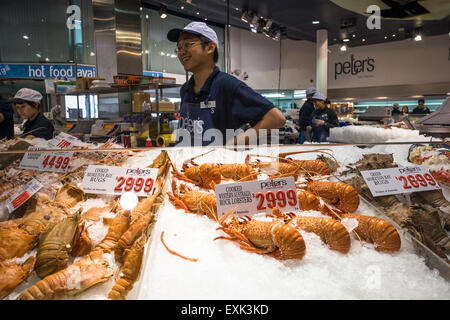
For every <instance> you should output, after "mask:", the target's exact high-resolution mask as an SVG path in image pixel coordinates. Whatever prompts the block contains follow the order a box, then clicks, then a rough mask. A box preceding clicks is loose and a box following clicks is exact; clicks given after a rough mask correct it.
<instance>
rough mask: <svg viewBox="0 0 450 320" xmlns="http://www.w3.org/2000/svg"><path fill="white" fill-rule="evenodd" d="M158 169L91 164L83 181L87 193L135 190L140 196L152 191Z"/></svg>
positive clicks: (115, 192) (112, 192) (114, 192)
mask: <svg viewBox="0 0 450 320" xmlns="http://www.w3.org/2000/svg"><path fill="white" fill-rule="evenodd" d="M157 174H158V169H156V168H143V169H142V168H124V167H113V166H97V165H90V166H88V168H87V169H86V172H85V174H84V177H83V181H82V182H81V188H82V189H83V190H84V191H85V192H86V193H95V194H114V195H120V194H122V193H124V192H134V193H136V195H137V196H139V197H147V196H148V195H149V194H151V193H152V191H153V187H154V184H155V180H156V176H157Z"/></svg>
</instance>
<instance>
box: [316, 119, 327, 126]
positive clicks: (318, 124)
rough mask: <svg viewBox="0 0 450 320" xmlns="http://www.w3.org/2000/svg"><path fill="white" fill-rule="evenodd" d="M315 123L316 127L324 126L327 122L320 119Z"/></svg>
mask: <svg viewBox="0 0 450 320" xmlns="http://www.w3.org/2000/svg"><path fill="white" fill-rule="evenodd" d="M314 123H315V124H316V126H323V125H324V124H325V121H324V120H320V119H315V120H314Z"/></svg>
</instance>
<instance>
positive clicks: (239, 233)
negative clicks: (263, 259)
mask: <svg viewBox="0 0 450 320" xmlns="http://www.w3.org/2000/svg"><path fill="white" fill-rule="evenodd" d="M233 213H234V210H233V209H232V210H230V211H228V212H227V213H226V214H224V215H223V216H222V217H221V218H220V219H219V221H218V222H219V224H220V225H221V226H220V227H218V228H217V230H222V231H224V232H225V233H226V234H228V235H229V237H225V236H220V237H216V238H215V239H214V240H216V239H225V240H232V241H237V242H239V244H240V248H241V249H244V250H247V251H250V252H255V253H259V254H265V255H269V256H271V257H274V258H276V259H279V260H287V259H302V258H303V256H304V255H305V253H306V246H305V241H304V240H303V237H302V235H301V234H300V232H299V231H298V230H297V229H295V228H294V227H293V226H292V225H290V224H287V223H283V222H280V221H257V220H253V219H250V218H247V219H245V220H242V219H239V218H238V217H236V216H233V217H231V218H230V219H228V220H227V218H229V217H230V215H232V214H233Z"/></svg>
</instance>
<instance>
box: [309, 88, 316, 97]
mask: <svg viewBox="0 0 450 320" xmlns="http://www.w3.org/2000/svg"><path fill="white" fill-rule="evenodd" d="M316 92H317V90H316V88H314V87H309V88H308V89H306V95H307V96H309V95H310V94H314V93H316Z"/></svg>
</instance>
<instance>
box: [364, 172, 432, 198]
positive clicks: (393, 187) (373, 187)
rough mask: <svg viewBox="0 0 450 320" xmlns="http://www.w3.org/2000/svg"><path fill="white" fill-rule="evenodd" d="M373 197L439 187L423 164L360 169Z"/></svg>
mask: <svg viewBox="0 0 450 320" xmlns="http://www.w3.org/2000/svg"><path fill="white" fill-rule="evenodd" d="M361 175H362V176H363V178H364V180H365V181H366V183H367V186H368V187H369V189H370V192H371V193H372V195H373V196H374V197H378V196H386V195H392V194H400V193H409V192H420V191H429V190H437V189H440V186H439V184H438V183H437V182H436V180H434V178H433V176H432V175H431V174H430V173H429V172H428V169H427V168H426V167H425V166H422V165H421V166H411V167H396V168H387V169H377V170H367V171H361Z"/></svg>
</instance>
